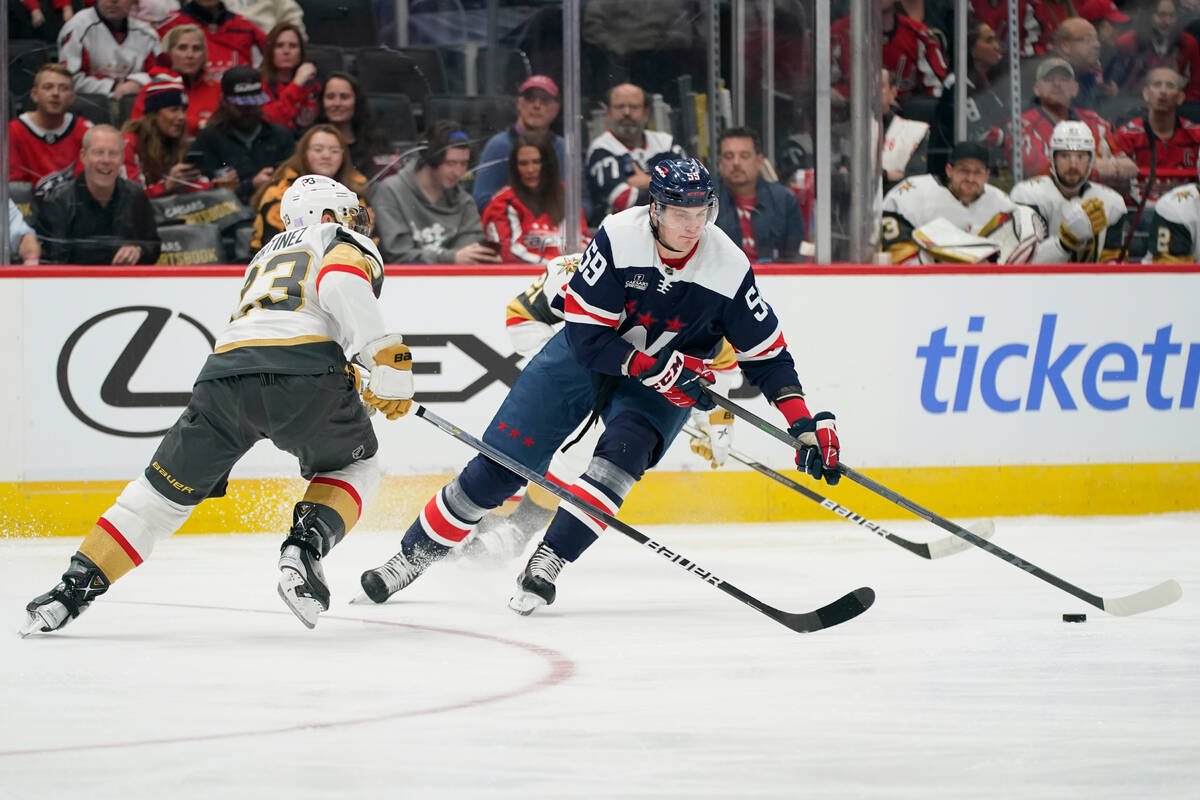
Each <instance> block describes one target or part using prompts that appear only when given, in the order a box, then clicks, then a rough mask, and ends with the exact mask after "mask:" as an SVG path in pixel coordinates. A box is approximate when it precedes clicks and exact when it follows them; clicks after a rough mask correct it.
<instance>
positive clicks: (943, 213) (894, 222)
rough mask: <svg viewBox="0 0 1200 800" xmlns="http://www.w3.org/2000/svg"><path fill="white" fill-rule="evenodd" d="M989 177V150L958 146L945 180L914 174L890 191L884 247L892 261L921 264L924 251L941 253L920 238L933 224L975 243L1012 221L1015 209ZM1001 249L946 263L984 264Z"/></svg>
mask: <svg viewBox="0 0 1200 800" xmlns="http://www.w3.org/2000/svg"><path fill="white" fill-rule="evenodd" d="M990 175H991V170H990V167H989V155H988V151H987V148H985V147H984V146H983V145H981V144H977V143H975V142H959V143H958V144H956V145H955V146H954V150H953V151H952V152H951V153H950V159H949V161H948V162H947V164H946V176H945V179H944V180H943V179H940V178H938V177H936V176H934V175H914V176H912V177H911V178H908V179H907V180H905V181H904V182H903V183H901V184H900V185H898V186H896V187H895V188H894V189H892V190H891V191H890V192H888V193H887V195H886V196H885V197H884V198H883V218H882V220H881V230H880V245H881V247H882V249H883V251H884V252H885V253H888V254H889V255H890V256H891V257H892V263H893V264H904V263H917V262H918V261H920V260H921V255H922V253H923V252H936V249H937V248H936V244H937V243H929V242H924V243H922V241H921V240H920V239H919V238H918V237H917V236H916V232H917V231H918V229H920V228H922V227H923V226H927V225H929V224H930V223H936V224H935V225H934V228H935V229H936V228H937V227H938V226H941V227H943V228H944V227H945V224H946V223H949V225H952V226H953V228H954V229H955V230H957V231H961V232H962V233H966V234H971V237H970V239H971V240H974V239H975V238H976V237H987V236H988V234H990V233H991V232H992V231H994V230H995V229H996V228H997V227H998V226H1000V225H1002V224H1003V223H1004V222H1005V221H1007V220H1008V219H1010V218H1011V217H1010V216H1009V215H1010V214H1011V212H1012V210H1013V208H1014V204H1013V202H1012V200H1010V199H1009V197H1008V195H1006V194H1005V193H1004V192H1003V191H1001V190H1000V189H997V188H996V187H995V186H992V185H991V184H989V183H988V182H987V181H988V177H989V176H990ZM926 245H930V246H926ZM972 246H973V242H972ZM998 250H999V248H997V247H990V246H987V245H986V243H983V247H982V250H981V252H982V253H983V257H971V256H967V255H958V254H957V251H954V252H953V253H952V254H950V255H947V256H945V257H944V258H945V260H953V261H981V260H984V258H986V257H989V256H995V255H996V254H997V252H998Z"/></svg>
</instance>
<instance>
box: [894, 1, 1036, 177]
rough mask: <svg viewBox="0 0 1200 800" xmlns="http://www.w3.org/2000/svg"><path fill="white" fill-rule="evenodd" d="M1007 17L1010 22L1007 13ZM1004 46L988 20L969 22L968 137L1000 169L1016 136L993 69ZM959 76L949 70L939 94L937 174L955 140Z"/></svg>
mask: <svg viewBox="0 0 1200 800" xmlns="http://www.w3.org/2000/svg"><path fill="white" fill-rule="evenodd" d="M977 5H978V4H977ZM984 5H986V3H985V4H984ZM1001 9H1003V5H1002V6H1001ZM1005 20H1006V22H1005V24H1006V25H1007V17H1005ZM1002 46H1003V42H1002V41H1001V40H1000V38H999V37H998V36H997V35H996V31H995V30H994V29H993V28H992V26H991V25H989V24H988V23H987V22H984V21H983V20H982V19H973V20H971V21H970V22H968V23H967V140H968V141H972V142H978V143H979V144H981V145H983V146H984V147H986V148H988V152H989V155H990V156H991V163H992V165H993V166H994V167H995V168H996V169H997V170H999V169H1001V168H1004V167H1007V166H1008V164H1009V163H1010V161H1009V150H1011V148H1012V142H1011V139H1012V137H1011V136H1009V135H1008V129H1009V127H1010V126H1011V124H1012V123H1011V114H1010V113H1009V108H1008V103H1007V102H1006V101H1005V100H1003V99H1001V97H1000V94H999V93H998V92H997V91H996V89H995V87H994V86H993V85H992V75H993V72H994V71H995V69H996V67H998V66H999V65H1000V63H1001V62H1002V61H1004V50H1003V49H1002ZM889 72H890V70H889ZM956 80H957V77H956V75H955V73H953V72H951V73H949V74H948V75H947V76H946V84H945V86H946V88H945V90H944V91H943V92H942V96H941V97H939V98H938V104H937V112H936V115H935V119H936V123H937V124H936V125H934V128H933V132H932V134H931V137H930V138H931V139H932V142H931V144H932V147H931V152H930V153H929V160H928V163H929V170H928V171H929V172H930V173H932V174H934V175H941V174H942V173H943V172H944V171H945V167H946V156H947V155H948V154H949V153H950V148H951V147H952V146H953V143H954V138H955V131H954V126H955V121H956V117H955V113H954V104H955V102H956V101H955V94H956V93H955V91H954V85H955V81H956ZM898 94H899V92H898V91H897V92H895V93H894V95H893V98H895V97H896V96H898ZM893 102H895V100H894V99H893ZM884 187H885V188H884V193H885V194H886V193H887V192H888V191H890V189H891V187H888V186H887V182H886V181H885V182H884Z"/></svg>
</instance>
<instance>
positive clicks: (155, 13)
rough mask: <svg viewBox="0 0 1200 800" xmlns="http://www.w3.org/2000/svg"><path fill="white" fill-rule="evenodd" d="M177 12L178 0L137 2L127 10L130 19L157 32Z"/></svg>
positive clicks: (86, 1)
mask: <svg viewBox="0 0 1200 800" xmlns="http://www.w3.org/2000/svg"><path fill="white" fill-rule="evenodd" d="M70 1H71V0H54V2H56V3H63V2H66V3H69V2H70ZM83 1H84V2H85V3H87V4H88V5H91V0H83ZM178 10H179V0H137V2H136V3H134V4H133V8H132V9H130V10H129V15H130V16H131V17H136V18H137V19H140V20H141V21H142V22H144V23H146V24H147V25H149V26H150V27H151V28H154V29H155V30H158V26H159V25H162V24H163V23H164V22H166V21H167V17H169V16H171V15H172V14H174V13H175V12H176V11H178Z"/></svg>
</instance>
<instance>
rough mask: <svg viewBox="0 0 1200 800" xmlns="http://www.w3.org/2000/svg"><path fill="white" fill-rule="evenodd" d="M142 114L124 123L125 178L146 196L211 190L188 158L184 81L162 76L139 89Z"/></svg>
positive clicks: (210, 186)
mask: <svg viewBox="0 0 1200 800" xmlns="http://www.w3.org/2000/svg"><path fill="white" fill-rule="evenodd" d="M142 92H143V94H144V95H145V102H144V105H143V107H144V109H145V114H144V115H143V116H142V117H140V118H138V119H131V120H129V121H128V122H126V123H125V127H124V129H123V130H122V132H123V133H124V135H125V177H126V178H128V179H129V180H131V181H136V182H137V183H139V184H141V185H142V188H144V189H145V190H146V196H147V197H162V196H163V195H167V194H180V193H184V192H196V191H200V190H202V189H211V188H212V184H211V183H209V181H208V179H207V178H205V177H204V175H202V174H201V172H200V168H199V167H197V166H196V165H195V164H192V163H190V162H189V161H188V160H187V152H188V137H187V102H188V98H187V93H186V92H185V91H184V88H183V80H182V79H179V78H169V77H168V78H163V79H162V80H155V81H151V82H150V83H148V84H146V88H145V89H143V90H142Z"/></svg>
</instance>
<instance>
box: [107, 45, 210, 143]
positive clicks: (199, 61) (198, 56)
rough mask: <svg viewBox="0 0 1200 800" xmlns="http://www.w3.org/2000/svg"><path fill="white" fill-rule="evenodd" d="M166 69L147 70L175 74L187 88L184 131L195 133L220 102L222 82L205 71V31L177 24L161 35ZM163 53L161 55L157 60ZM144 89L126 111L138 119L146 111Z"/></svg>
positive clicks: (159, 74) (154, 74)
mask: <svg viewBox="0 0 1200 800" xmlns="http://www.w3.org/2000/svg"><path fill="white" fill-rule="evenodd" d="M163 50H164V55H165V57H166V59H167V61H168V62H169V63H168V66H169V69H166V68H158V69H155V70H151V71H150V75H151V78H153V79H154V80H158V79H159V78H160V77H163V76H166V77H171V76H173V75H178V76H179V78H180V80H182V81H183V87H184V91H185V92H187V99H188V102H187V135H188V136H195V135H196V134H197V133H198V132H199V131H200V129H201V128H203V127H204V126H205V125H206V124H208V120H209V119H210V118H211V117H212V115H213V114H214V113H215V112H216V110H217V106H219V105H220V104H221V84H220V82H219V81H217V80H215V79H214V78H213V77H212V76H210V75H209V74H208V45H207V43H206V41H205V38H204V31H202V30H200V28H199V27H198V26H196V25H177V26H175V27H174V28H171V30H170V31H168V32H167V35H166V36H164V37H163ZM161 59H162V57H161V56H160V60H161ZM145 94H146V93H145V90H144V89H143V90H142V93H141V94H139V95H138V97H137V100H136V101H135V102H134V104H133V110H132V111H131V112H130V114H129V118H130V119H137V118H138V117H140V116H142V115H143V114H145V113H146V108H145V103H146V97H145Z"/></svg>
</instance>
